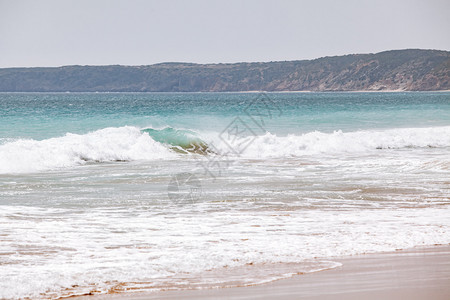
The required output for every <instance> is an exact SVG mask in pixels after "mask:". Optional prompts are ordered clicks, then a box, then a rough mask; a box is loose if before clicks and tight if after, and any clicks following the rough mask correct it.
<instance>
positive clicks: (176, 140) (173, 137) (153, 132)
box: [142, 127, 211, 154]
mask: <svg viewBox="0 0 450 300" xmlns="http://www.w3.org/2000/svg"><path fill="white" fill-rule="evenodd" d="M142 132H146V133H148V134H149V135H150V137H151V138H152V139H153V140H155V141H157V142H159V143H162V144H166V145H169V146H172V147H171V149H172V150H174V151H176V152H179V153H188V152H191V153H198V154H208V153H210V152H211V150H210V149H209V147H208V144H207V143H205V142H204V141H203V140H202V139H201V138H199V137H198V136H197V134H196V133H195V132H193V131H190V130H183V129H174V128H172V127H166V128H164V129H153V128H146V129H143V130H142Z"/></svg>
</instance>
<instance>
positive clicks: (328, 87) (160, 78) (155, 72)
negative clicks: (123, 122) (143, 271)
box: [0, 49, 450, 92]
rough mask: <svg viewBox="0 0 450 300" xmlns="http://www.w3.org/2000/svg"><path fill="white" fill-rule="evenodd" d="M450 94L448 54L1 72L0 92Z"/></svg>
mask: <svg viewBox="0 0 450 300" xmlns="http://www.w3.org/2000/svg"><path fill="white" fill-rule="evenodd" d="M392 90H394V91H432V90H436V91H437V90H450V51H439V50H420V49H407V50H391V51H385V52H380V53H376V54H350V55H344V56H333V57H323V58H318V59H314V60H298V61H278V62H257V63H230V64H228V63H227V64H193V63H161V64H155V65H148V66H121V65H110V66H64V67H54V68H53V67H52V68H41V67H40V68H0V92H67V91H69V92H240V91H392Z"/></svg>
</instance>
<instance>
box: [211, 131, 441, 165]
mask: <svg viewBox="0 0 450 300" xmlns="http://www.w3.org/2000/svg"><path fill="white" fill-rule="evenodd" d="M246 141H250V138H248V137H247V138H237V139H236V140H235V141H234V143H233V145H241V146H240V147H242V148H241V149H243V151H241V153H240V154H241V156H243V157H258V158H264V157H292V156H303V155H316V154H327V153H329V154H339V153H343V154H345V153H360V152H369V151H377V150H380V149H392V148H394V149H399V148H408V147H412V148H418V147H450V126H447V127H431V128H400V129H389V130H378V131H376V130H364V131H355V132H342V131H340V130H339V131H335V132H333V133H323V132H318V131H314V132H309V133H306V134H302V135H294V134H290V135H288V136H284V137H280V136H277V135H274V134H271V133H266V134H265V135H262V136H257V137H255V138H254V139H253V140H252V141H250V142H248V146H247V143H246ZM216 143H217V144H218V147H219V149H220V150H221V151H223V152H227V151H230V150H229V148H228V146H227V145H226V144H225V142H223V141H220V140H219V141H218V142H217V141H216ZM237 149H239V148H237Z"/></svg>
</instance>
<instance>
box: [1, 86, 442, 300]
mask: <svg viewBox="0 0 450 300" xmlns="http://www.w3.org/2000/svg"><path fill="white" fill-rule="evenodd" d="M449 216H450V93H449V92H405V93H403V92H398V93H359V92H357V93H356V92H355V93H0V298H1V299H18V298H27V297H28V298H36V299H55V298H59V297H68V296H73V295H86V294H100V293H120V292H135V291H159V290H172V289H186V288H190V289H191V288H217V287H229V286H245V285H253V284H258V283H264V282H269V281H273V280H277V279H281V278H286V277H290V276H293V275H295V274H300V273H308V272H315V271H320V270H325V269H330V268H335V267H338V266H339V265H340V264H339V263H337V262H335V261H334V260H333V259H334V258H336V257H341V256H347V255H355V254H361V253H373V252H383V251H392V250H396V249H406V248H411V247H417V246H426V245H436V244H449V243H450V217H449Z"/></svg>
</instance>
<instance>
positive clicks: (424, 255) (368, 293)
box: [75, 245, 450, 300]
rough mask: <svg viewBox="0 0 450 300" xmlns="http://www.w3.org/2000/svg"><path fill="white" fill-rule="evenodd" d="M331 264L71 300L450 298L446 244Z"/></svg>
mask: <svg viewBox="0 0 450 300" xmlns="http://www.w3.org/2000/svg"><path fill="white" fill-rule="evenodd" d="M334 260H335V261H338V262H340V263H342V266H341V267H338V268H336V269H332V270H327V271H322V272H316V273H310V274H304V275H298V276H294V277H292V278H289V279H284V280H278V281H275V282H271V283H268V284H262V285H256V286H249V287H234V288H223V289H205V290H181V291H161V292H153V293H130V294H115V295H97V296H84V297H76V298H75V299H79V300H101V299H128V300H144V299H318V300H319V299H320V300H324V299H326V300H335V299H336V300H337V299H369V300H370V299H409V300H419V299H423V300H425V299H427V300H428V299H435V300H438V299H442V300H444V299H450V246H448V245H446V246H435V247H423V248H413V249H408V250H399V251H395V252H386V253H377V254H365V255H357V256H352V257H346V258H341V259H334Z"/></svg>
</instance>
